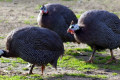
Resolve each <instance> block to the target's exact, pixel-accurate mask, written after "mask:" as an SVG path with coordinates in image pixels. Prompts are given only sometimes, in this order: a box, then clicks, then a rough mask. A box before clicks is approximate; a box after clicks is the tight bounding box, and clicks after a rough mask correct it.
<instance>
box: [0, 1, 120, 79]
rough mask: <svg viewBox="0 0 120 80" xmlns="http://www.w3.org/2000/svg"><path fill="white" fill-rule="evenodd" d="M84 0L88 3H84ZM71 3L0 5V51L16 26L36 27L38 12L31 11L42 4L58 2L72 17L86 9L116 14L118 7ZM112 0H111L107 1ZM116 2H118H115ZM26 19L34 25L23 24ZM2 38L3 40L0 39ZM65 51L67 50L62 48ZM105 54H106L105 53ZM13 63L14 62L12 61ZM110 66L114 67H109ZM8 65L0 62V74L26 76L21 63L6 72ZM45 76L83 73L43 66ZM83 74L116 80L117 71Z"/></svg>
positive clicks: (16, 2) (37, 2) (26, 2)
mask: <svg viewBox="0 0 120 80" xmlns="http://www.w3.org/2000/svg"><path fill="white" fill-rule="evenodd" d="M85 1H88V2H85ZM85 1H83V0H78V1H77V0H75V1H62V0H13V2H0V38H1V39H0V49H4V48H5V43H4V42H5V41H4V38H5V37H6V36H7V34H8V33H9V32H10V31H11V30H13V29H15V28H17V27H23V26H29V25H37V22H36V19H37V15H38V13H39V10H37V9H35V8H36V7H37V5H42V4H46V3H60V4H63V5H65V6H68V7H69V8H70V9H72V10H73V11H74V12H75V13H76V14H79V12H80V11H85V10H89V9H105V10H110V11H119V8H120V7H118V5H115V4H117V3H119V0H116V1H113V2H112V3H110V2H108V3H107V1H108V0H101V2H100V0H96V2H94V1H95V0H91V1H89V0H85ZM110 1H112V0H110ZM117 1H118V2H117ZM108 4H109V5H108ZM31 16H34V18H30V17H31ZM27 20H30V22H34V23H31V24H27V23H25V21H27ZM2 38H3V39H2ZM70 44H71V45H74V46H75V47H86V45H83V44H81V45H78V44H74V43H70ZM65 48H68V47H66V46H65ZM119 52H120V50H119V49H116V50H115V51H114V53H115V54H114V55H115V56H116V58H117V59H120V57H119V56H120V54H118V53H119ZM105 55H110V53H109V51H108V53H107V54H104V56H105ZM84 58H85V60H87V59H88V58H89V57H88V56H87V57H84ZM12 60H14V59H12ZM113 65H114V64H113ZM8 66H11V63H0V74H1V75H11V76H13V75H16V74H17V75H23V73H27V72H28V70H26V71H24V70H22V68H23V67H26V66H27V64H22V65H20V66H18V67H17V68H14V69H13V70H9V71H8V70H6V68H7V67H8ZM40 70H41V69H40V68H38V67H36V68H35V69H34V70H33V72H34V73H37V74H41V71H40ZM113 72H116V73H118V75H117V76H113V75H112V73H113ZM44 73H45V75H44V76H46V75H47V76H48V75H50V74H61V73H62V74H64V73H84V72H82V71H77V70H72V69H66V68H60V67H58V70H57V71H55V70H54V69H53V68H51V67H47V68H46V70H45V72H44ZM85 73H86V74H93V75H96V74H105V75H107V76H108V78H107V80H120V71H115V70H104V69H99V70H95V71H94V70H93V71H91V72H85ZM55 79H57V78H53V77H51V78H49V79H47V80H55ZM61 80H102V79H99V78H82V77H72V76H64V77H62V78H61Z"/></svg>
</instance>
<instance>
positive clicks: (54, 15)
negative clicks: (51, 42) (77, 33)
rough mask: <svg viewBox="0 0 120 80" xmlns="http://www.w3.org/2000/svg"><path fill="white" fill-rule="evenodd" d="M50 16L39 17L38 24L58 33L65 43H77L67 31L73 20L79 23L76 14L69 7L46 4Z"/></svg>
mask: <svg viewBox="0 0 120 80" xmlns="http://www.w3.org/2000/svg"><path fill="white" fill-rule="evenodd" d="M45 7H46V8H47V10H48V14H43V15H41V14H39V15H38V19H37V21H38V24H39V25H40V26H42V27H45V28H48V29H51V30H53V31H55V32H56V33H58V35H59V36H60V37H61V38H62V41H63V42H67V41H69V42H75V39H74V36H73V35H71V34H70V33H67V29H68V27H69V26H70V24H71V21H72V20H73V21H74V23H77V18H76V16H75V14H74V13H73V12H72V11H71V10H70V9H69V8H67V7H65V6H63V5H60V4H46V5H45Z"/></svg>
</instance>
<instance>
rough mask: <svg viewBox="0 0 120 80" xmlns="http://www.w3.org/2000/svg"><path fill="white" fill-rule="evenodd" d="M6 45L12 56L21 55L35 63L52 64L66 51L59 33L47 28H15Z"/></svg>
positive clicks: (55, 63) (54, 65) (54, 64)
mask: <svg viewBox="0 0 120 80" xmlns="http://www.w3.org/2000/svg"><path fill="white" fill-rule="evenodd" d="M6 47H7V50H8V54H9V56H11V57H20V58H22V59H23V60H25V61H27V62H30V63H32V64H35V65H40V66H41V65H46V64H48V63H50V64H52V65H53V67H56V66H57V60H58V58H59V56H60V55H63V53H64V47H63V43H62V40H61V39H60V37H59V36H58V35H57V33H55V32H53V31H50V30H48V29H45V28H39V27H25V28H21V29H16V30H13V31H12V32H11V33H10V34H9V35H8V37H7V42H6Z"/></svg>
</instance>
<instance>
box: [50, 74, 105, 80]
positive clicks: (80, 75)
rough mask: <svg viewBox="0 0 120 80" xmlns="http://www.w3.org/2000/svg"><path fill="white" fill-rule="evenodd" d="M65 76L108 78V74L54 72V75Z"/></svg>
mask: <svg viewBox="0 0 120 80" xmlns="http://www.w3.org/2000/svg"><path fill="white" fill-rule="evenodd" d="M64 76H72V77H84V78H101V79H105V78H107V76H106V75H88V74H87V75H86V74H83V73H72V74H53V75H52V77H59V78H60V77H64Z"/></svg>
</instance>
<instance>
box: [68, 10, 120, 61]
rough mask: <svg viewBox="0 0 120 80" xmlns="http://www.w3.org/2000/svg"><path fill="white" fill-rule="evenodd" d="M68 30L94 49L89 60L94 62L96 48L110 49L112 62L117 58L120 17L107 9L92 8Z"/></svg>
mask: <svg viewBox="0 0 120 80" xmlns="http://www.w3.org/2000/svg"><path fill="white" fill-rule="evenodd" d="M68 32H70V33H71V34H74V37H75V39H76V40H77V41H80V42H82V43H86V44H88V45H89V46H91V48H92V49H93V53H92V55H91V57H90V59H89V60H88V62H91V63H92V62H93V56H94V53H95V51H96V50H103V49H110V53H111V59H110V60H108V61H107V63H110V62H111V61H112V60H116V59H115V57H114V55H113V51H112V50H113V49H115V48H117V47H119V46H120V19H119V18H118V17H117V16H116V15H115V14H113V13H110V12H108V11H105V10H90V11H86V12H85V13H83V14H82V15H81V17H80V19H79V20H78V24H72V25H71V26H70V27H69V29H68Z"/></svg>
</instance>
